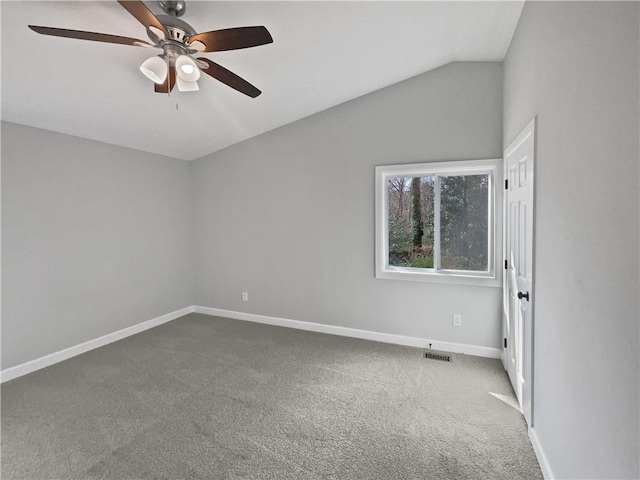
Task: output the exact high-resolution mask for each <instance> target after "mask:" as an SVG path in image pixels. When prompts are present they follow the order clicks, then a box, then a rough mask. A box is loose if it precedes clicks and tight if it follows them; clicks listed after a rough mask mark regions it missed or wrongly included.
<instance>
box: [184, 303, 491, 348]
mask: <svg viewBox="0 0 640 480" xmlns="http://www.w3.org/2000/svg"><path fill="white" fill-rule="evenodd" d="M193 311H194V312H195V313H203V314H205V315H213V316H216V317H225V318H232V319H234V320H244V321H248V322H255V323H266V324H268V325H276V326H279V327H288V328H295V329H298V330H309V331H312V332H320V333H328V334H331V335H340V336H343V337H354V338H362V339H365V340H373V341H376V342H383V343H393V344H396V345H406V346H409V347H418V348H428V346H429V344H431V348H433V349H434V350H442V351H445V352H452V353H464V354H467V355H476V356H478V357H487V358H497V359H499V358H500V357H501V355H502V350H501V349H499V348H490V347H479V346H476V345H467V344H464V343H451V342H440V341H438V340H428V339H425V338H418V337H407V336H404V335H394V334H392V333H380V332H372V331H370V330H359V329H356V328H348V327H339V326H336V325H325V324H323V323H312V322H303V321H300V320H290V319H288V318H278V317H268V316H266V315H256V314H254V313H242V312H235V311H233V310H223V309H220V308H210V307H200V306H194V307H193Z"/></svg>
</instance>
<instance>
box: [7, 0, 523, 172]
mask: <svg viewBox="0 0 640 480" xmlns="http://www.w3.org/2000/svg"><path fill="white" fill-rule="evenodd" d="M145 3H146V4H147V6H149V8H150V9H151V10H152V11H154V12H155V13H158V14H159V13H162V11H161V9H160V8H159V5H158V4H157V2H152V1H147V2H145ZM523 3H524V0H522V1H503V2H500V1H498V2H484V1H471V2H457V1H451V2H420V1H416V2H367V1H357V2H337V1H336V2H333V1H330V2H306V1H298V2H295V1H285V2H269V1H259V2H244V1H234V2H196V1H187V9H186V13H185V15H184V16H182V17H181V19H182V20H184V21H186V22H188V23H190V24H191V25H192V26H193V27H194V28H195V29H196V30H197V31H199V32H205V31H209V30H215V29H221V28H229V27H237V26H249V25H264V26H266V27H267V28H268V30H269V31H270V32H271V35H272V36H273V39H274V42H273V43H272V44H269V45H264V46H260V47H255V48H249V49H243V50H235V51H226V52H217V53H209V54H205V55H204V56H206V57H208V58H210V59H211V60H214V61H215V62H217V63H219V64H221V65H223V66H225V67H226V68H228V69H230V70H232V71H233V72H235V73H237V74H238V75H240V76H242V77H243V78H245V79H247V80H248V81H249V82H251V83H253V84H254V85H255V86H257V87H258V88H259V89H260V90H262V92H263V93H262V95H260V96H259V97H257V98H255V99H252V98H249V97H247V96H245V95H242V94H240V93H238V92H237V91H235V90H233V89H231V88H229V87H227V86H226V85H224V84H222V83H220V82H217V81H215V80H213V79H212V78H210V77H206V76H203V77H202V78H201V80H200V81H199V84H200V91H199V92H188V93H187V92H185V93H176V92H173V93H172V94H171V95H170V96H168V95H166V94H157V93H154V89H153V83H151V82H150V81H149V80H148V79H147V78H146V77H144V76H143V75H142V74H141V73H140V71H139V66H140V64H141V63H142V62H143V61H144V60H145V59H146V58H148V57H149V56H151V55H154V54H156V53H158V52H159V51H156V50H148V49H144V48H137V47H131V46H125V45H114V44H106V43H98V42H90V41H81V40H74V39H67V38H57V37H50V36H44V35H38V34H37V33H35V32H33V31H31V30H29V29H28V28H27V25H29V24H31V25H44V26H51V27H60V28H67V29H75V30H87V31H94V32H100V33H110V34H115V35H122V36H128V37H134V38H140V39H143V40H146V39H147V36H146V33H145V29H144V27H143V26H142V25H141V24H140V23H138V22H137V21H136V20H135V19H134V18H133V17H132V16H131V15H130V14H129V13H128V12H127V11H126V10H125V9H124V8H123V7H122V6H121V5H119V4H118V3H117V2H115V1H108V2H105V1H100V2H58V1H44V2H32V1H15V2H14V1H10V2H9V1H3V2H0V5H1V21H2V24H1V25H2V43H1V46H2V51H1V54H2V56H1V58H2V84H1V85H2V99H1V100H2V119H3V120H7V121H10V122H15V123H19V124H23V125H29V126H34V127H39V128H44V129H48V130H53V131H57V132H62V133H67V134H71V135H76V136H79V137H84V138H89V139H94V140H99V141H102V142H107V143H112V144H116V145H121V146H126V147H130V148H134V149H138V150H143V151H147V152H152V153H158V154H162V155H168V156H171V157H175V158H181V159H185V160H191V159H194V158H198V157H201V156H203V155H206V154H208V153H211V152H213V151H216V150H220V149H222V148H224V147H227V146H229V145H232V144H234V143H237V142H240V141H242V140H244V139H247V138H250V137H253V136H255V135H259V134H260V133H263V132H266V131H268V130H272V129H274V128H277V127H279V126H281V125H284V124H287V123H290V122H293V121H295V120H298V119H300V118H303V117H306V116H308V115H311V114H313V113H316V112H319V111H322V110H325V109H327V108H330V107H332V106H334V105H337V104H340V103H343V102H345V101H348V100H351V99H353V98H356V97H359V96H361V95H364V94H367V93H369V92H372V91H374V90H377V89H379V88H382V87H385V86H388V85H391V84H394V83H396V82H399V81H402V80H405V79H407V78H410V77H412V76H415V75H418V74H421V73H424V72H426V71H429V70H432V69H434V68H437V67H439V66H442V65H444V64H447V63H449V62H452V61H501V60H502V59H503V58H504V55H505V53H506V51H507V48H508V46H509V42H510V40H511V37H512V35H513V32H514V30H515V27H516V24H517V22H518V19H519V16H520V12H521V10H522V6H523ZM380 113H381V115H382V114H384V112H380Z"/></svg>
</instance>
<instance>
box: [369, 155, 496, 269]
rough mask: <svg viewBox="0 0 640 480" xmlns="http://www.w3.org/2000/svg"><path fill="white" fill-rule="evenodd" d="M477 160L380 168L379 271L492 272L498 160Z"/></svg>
mask: <svg viewBox="0 0 640 480" xmlns="http://www.w3.org/2000/svg"><path fill="white" fill-rule="evenodd" d="M478 162H480V166H478V165H477V164H474V162H471V161H469V162H450V163H446V164H444V163H442V164H438V163H434V164H420V165H400V166H395V167H394V166H391V167H378V169H379V170H380V171H379V172H378V173H377V175H378V182H379V185H378V187H377V192H378V195H379V196H380V197H381V198H379V199H378V207H377V209H378V210H377V212H378V213H377V215H378V220H379V223H378V225H379V227H383V228H384V229H385V230H383V231H380V230H379V231H378V241H379V242H383V243H384V244H383V245H382V248H383V249H384V250H386V251H384V250H382V251H381V250H380V249H379V250H378V252H379V253H378V254H377V256H378V258H377V262H378V270H377V272H378V273H380V271H381V270H385V269H387V270H389V271H392V272H394V273H396V272H402V271H407V272H409V273H411V272H413V273H416V272H420V271H422V272H425V273H428V272H431V273H438V272H443V273H444V272H451V273H453V274H455V272H460V273H461V274H464V275H481V276H482V275H486V274H493V271H494V266H493V265H491V262H492V261H493V258H492V254H491V249H492V248H493V240H492V239H493V238H494V234H495V232H492V231H491V229H492V228H494V226H493V222H492V211H491V209H492V205H494V204H495V199H493V198H492V197H493V195H494V188H493V182H494V177H495V173H496V172H497V167H496V166H497V163H498V162H499V161H478ZM483 162H484V163H483ZM405 172H406V173H405ZM382 222H384V223H382ZM381 262H383V265H382V268H380V263H381ZM378 276H384V275H378Z"/></svg>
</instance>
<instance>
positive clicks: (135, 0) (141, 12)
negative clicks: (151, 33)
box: [118, 0, 167, 35]
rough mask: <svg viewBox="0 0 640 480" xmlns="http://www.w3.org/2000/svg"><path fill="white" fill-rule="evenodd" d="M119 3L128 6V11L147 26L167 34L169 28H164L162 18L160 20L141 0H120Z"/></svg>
mask: <svg viewBox="0 0 640 480" xmlns="http://www.w3.org/2000/svg"><path fill="white" fill-rule="evenodd" d="M118 3H119V4H120V5H122V6H123V7H124V8H126V9H127V11H128V12H129V13H130V14H131V15H133V16H134V17H135V18H136V20H138V21H139V22H140V23H141V24H142V25H144V26H145V27H146V28H149V27H155V28H156V29H158V30H160V31H161V32H162V33H163V34H165V35H166V33H167V30H166V29H165V28H164V25H162V23H160V20H158V19H157V18H156V16H155V15H154V14H153V13H152V12H151V10H149V8H147V6H146V5H145V4H144V3H142V2H141V1H140V0H118Z"/></svg>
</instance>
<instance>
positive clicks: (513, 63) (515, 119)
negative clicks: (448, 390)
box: [504, 2, 640, 478]
mask: <svg viewBox="0 0 640 480" xmlns="http://www.w3.org/2000/svg"><path fill="white" fill-rule="evenodd" d="M638 9H639V4H638V3H637V2H629V3H611V2H605V3H595V2H576V3H559V2H527V3H526V4H525V7H524V11H523V13H522V17H521V19H520V23H519V25H518V28H517V30H516V33H515V37H514V39H513V42H512V44H511V47H510V49H509V52H508V55H507V58H506V61H505V64H504V71H505V76H504V94H505V97H504V140H505V143H508V142H510V141H511V140H512V139H513V138H514V137H515V136H516V135H517V133H518V132H519V130H520V129H521V128H523V127H524V125H525V124H526V123H527V122H528V121H529V120H530V119H531V118H532V117H533V116H534V115H537V118H538V120H537V122H538V131H537V157H536V162H537V163H536V209H537V210H536V233H535V252H536V265H535V295H536V300H535V308H536V311H535V326H534V328H535V349H534V353H535V362H534V404H533V406H534V415H533V416H534V428H535V430H536V432H537V434H538V436H539V438H540V442H541V445H542V447H543V450H544V452H545V454H546V455H547V457H548V460H549V463H550V466H551V469H552V471H553V473H554V474H555V476H556V477H557V478H638V477H639V476H640V472H639V471H638V456H639V445H638V437H639V431H638V424H639V419H638V410H639V402H638V392H639V388H640V386H639V384H638V359H639V357H640V353H639V348H638V336H639V332H638V325H639V320H638V319H639V317H640V314H639V311H638V298H639V289H638V278H639V271H638V260H639V259H638V245H639V235H638V218H639V207H638V205H639V188H638V183H639V182H638V177H639V171H638V159H639V155H640V152H639V150H638V142H639V139H638V130H639V123H638V122H639V120H638V119H639V108H640V107H639V105H640V103H639V100H640V99H639V97H638V85H639V84H638V81H639V79H638V75H639V74H638V72H639V65H638V58H639V56H640V49H639V28H638V25H639V18H638Z"/></svg>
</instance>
